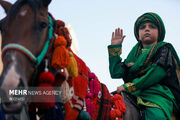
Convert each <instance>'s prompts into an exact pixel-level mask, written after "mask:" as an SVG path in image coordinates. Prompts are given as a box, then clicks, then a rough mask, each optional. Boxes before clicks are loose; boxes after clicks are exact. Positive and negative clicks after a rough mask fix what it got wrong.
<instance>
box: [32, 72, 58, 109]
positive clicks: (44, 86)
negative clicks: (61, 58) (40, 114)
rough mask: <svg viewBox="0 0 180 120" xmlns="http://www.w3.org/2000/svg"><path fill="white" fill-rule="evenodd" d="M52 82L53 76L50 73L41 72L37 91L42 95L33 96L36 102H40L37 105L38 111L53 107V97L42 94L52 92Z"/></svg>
mask: <svg viewBox="0 0 180 120" xmlns="http://www.w3.org/2000/svg"><path fill="white" fill-rule="evenodd" d="M53 82H54V76H53V74H52V73H50V72H43V73H41V74H40V76H39V86H38V88H37V91H42V95H37V96H35V100H36V101H40V102H39V103H38V104H37V107H38V108H39V109H49V108H51V107H53V106H54V105H55V96H54V95H48V97H47V95H46V94H43V93H44V92H45V91H53V90H54V89H53V87H52V84H53Z"/></svg>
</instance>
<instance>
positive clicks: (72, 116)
mask: <svg viewBox="0 0 180 120" xmlns="http://www.w3.org/2000/svg"><path fill="white" fill-rule="evenodd" d="M82 107H83V100H82V99H81V98H79V97H78V96H75V95H74V96H73V97H72V99H71V100H70V101H68V102H66V103H65V110H66V114H65V120H76V119H77V117H78V115H79V112H80V111H81V110H82Z"/></svg>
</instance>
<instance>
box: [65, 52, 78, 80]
mask: <svg viewBox="0 0 180 120" xmlns="http://www.w3.org/2000/svg"><path fill="white" fill-rule="evenodd" d="M69 57H70V65H69V66H68V67H67V70H68V73H69V77H71V78H72V77H77V76H78V67H77V62H76V59H75V58H74V55H73V54H72V52H69Z"/></svg>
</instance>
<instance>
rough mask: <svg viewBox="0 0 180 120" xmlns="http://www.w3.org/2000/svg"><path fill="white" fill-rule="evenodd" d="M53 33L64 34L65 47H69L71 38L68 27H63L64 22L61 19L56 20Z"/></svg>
mask: <svg viewBox="0 0 180 120" xmlns="http://www.w3.org/2000/svg"><path fill="white" fill-rule="evenodd" d="M55 33H56V34H58V35H59V36H60V35H61V36H64V38H65V39H66V41H67V45H66V47H70V46H71V43H72V39H71V37H70V33H69V31H68V29H67V28H66V27H65V23H64V22H63V21H61V20H56V29H55Z"/></svg>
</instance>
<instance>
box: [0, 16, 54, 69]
mask: <svg viewBox="0 0 180 120" xmlns="http://www.w3.org/2000/svg"><path fill="white" fill-rule="evenodd" d="M48 19H49V24H48V36H47V40H46V42H45V44H44V47H43V49H42V51H41V53H40V54H39V55H38V56H37V57H36V56H34V55H33V54H32V52H31V51H29V50H28V49H27V48H25V47H24V46H22V45H20V44H16V43H9V44H7V45H5V46H4V47H3V49H2V54H3V53H4V52H5V51H7V50H11V49H14V50H17V51H20V52H22V53H23V54H25V55H26V56H27V57H28V58H29V59H30V60H31V61H32V62H34V63H35V65H36V66H39V65H40V64H41V62H42V60H43V59H44V57H45V55H46V53H47V51H48V49H49V46H50V40H51V38H52V37H53V20H52V18H51V17H50V16H49V15H48Z"/></svg>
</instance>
